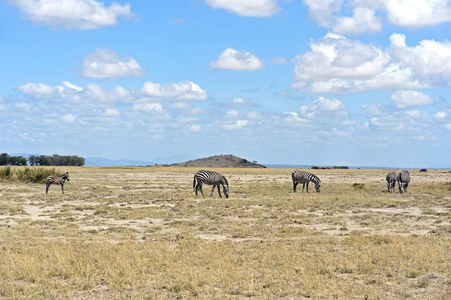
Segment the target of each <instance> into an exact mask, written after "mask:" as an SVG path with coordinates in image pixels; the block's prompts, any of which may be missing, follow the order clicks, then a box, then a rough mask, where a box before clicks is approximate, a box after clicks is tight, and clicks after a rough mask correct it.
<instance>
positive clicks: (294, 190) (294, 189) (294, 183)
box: [293, 182, 298, 193]
mask: <svg viewBox="0 0 451 300" xmlns="http://www.w3.org/2000/svg"><path fill="white" fill-rule="evenodd" d="M297 185H298V183H297V182H293V193H296V186H297Z"/></svg>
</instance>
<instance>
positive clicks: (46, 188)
mask: <svg viewBox="0 0 451 300" xmlns="http://www.w3.org/2000/svg"><path fill="white" fill-rule="evenodd" d="M49 187H50V184H47V185H46V186H45V193H46V194H47V193H48V191H49Z"/></svg>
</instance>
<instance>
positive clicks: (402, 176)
mask: <svg viewBox="0 0 451 300" xmlns="http://www.w3.org/2000/svg"><path fill="white" fill-rule="evenodd" d="M409 183H410V173H409V171H407V170H403V171H401V172H399V174H398V188H399V192H400V193H401V194H402V192H403V189H404V193H406V192H407V186H408V185H409Z"/></svg>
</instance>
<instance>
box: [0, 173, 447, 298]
mask: <svg viewBox="0 0 451 300" xmlns="http://www.w3.org/2000/svg"><path fill="white" fill-rule="evenodd" d="M62 170H63V169H61V170H60V169H57V170H56V172H61V171H62ZM64 170H65V171H66V170H67V171H69V173H70V174H71V179H73V180H71V181H70V183H68V188H67V190H66V193H65V194H64V195H61V194H59V193H58V194H56V193H55V194H48V195H45V194H44V192H45V191H44V186H43V185H42V184H35V183H25V182H18V181H17V182H14V184H10V183H9V182H8V181H2V183H1V184H0V229H1V230H0V269H1V270H2V272H0V298H5V299H11V298H12V299H49V298H50V299H52V298H53V299H57V298H58V299H69V298H70V299H99V298H108V299H123V298H131V299H146V298H148V299H162V298H164V299H177V298H181V299H190V298H200V299H212V298H213V299H224V298H225V299H246V298H249V297H252V298H256V299H275V298H282V299H283V298H286V299H304V298H312V299H330V298H336V299H365V298H368V299H407V298H409V299H447V297H448V295H449V294H450V292H451V284H450V280H449V276H450V274H451V265H450V264H449V263H448V262H449V261H450V260H451V254H450V252H449V249H450V248H451V208H450V206H449V200H450V198H449V197H450V196H449V187H450V182H451V180H450V176H451V174H450V173H448V172H439V171H429V172H427V173H419V172H417V173H415V174H412V184H411V186H409V191H408V193H406V194H402V195H401V194H399V193H387V192H386V184H385V175H386V170H318V171H317V172H318V176H319V177H320V178H321V181H322V190H321V192H320V193H293V192H292V184H291V177H290V175H291V171H292V170H287V169H247V168H246V169H244V168H224V169H220V170H218V171H220V172H221V173H222V174H224V175H225V176H227V178H228V180H229V184H230V197H229V198H228V199H224V198H219V197H217V196H216V197H210V196H207V197H195V196H194V193H193V190H192V176H193V174H194V173H195V172H196V171H197V170H198V168H197V167H195V168H177V167H171V168H167V167H136V168H88V167H83V168H82V167H70V168H67V167H65V168H64ZM11 171H22V172H24V168H23V167H19V168H17V169H16V168H13V170H11ZM356 182H358V183H359V184H358V186H360V185H362V186H363V187H364V188H363V189H361V190H356V188H357V189H360V188H359V187H354V183H356Z"/></svg>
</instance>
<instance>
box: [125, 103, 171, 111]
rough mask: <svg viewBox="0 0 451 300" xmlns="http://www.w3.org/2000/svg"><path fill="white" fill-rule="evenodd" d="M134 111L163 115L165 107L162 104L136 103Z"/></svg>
mask: <svg viewBox="0 0 451 300" xmlns="http://www.w3.org/2000/svg"><path fill="white" fill-rule="evenodd" d="M132 110H135V111H140V112H146V113H149V112H151V113H161V112H163V107H162V106H161V104H160V103H135V104H133V107H132Z"/></svg>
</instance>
